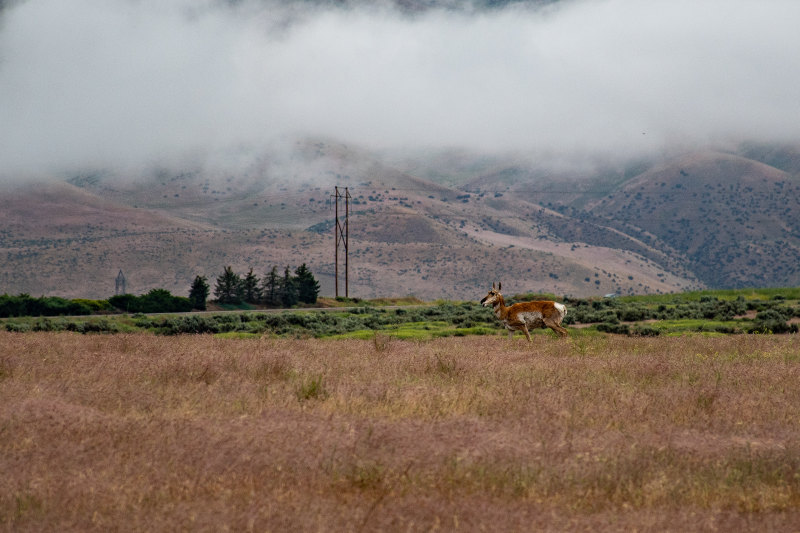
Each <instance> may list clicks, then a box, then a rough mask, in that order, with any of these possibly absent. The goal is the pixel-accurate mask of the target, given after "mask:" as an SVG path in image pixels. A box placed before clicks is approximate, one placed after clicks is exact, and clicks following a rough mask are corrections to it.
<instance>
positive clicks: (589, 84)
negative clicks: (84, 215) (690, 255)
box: [0, 0, 800, 175]
mask: <svg viewBox="0 0 800 533" xmlns="http://www.w3.org/2000/svg"><path fill="white" fill-rule="evenodd" d="M285 5H286V4H285V3H280V2H275V3H267V2H260V3H259V2H250V3H246V2H245V3H243V4H238V5H237V7H230V6H229V5H225V6H223V5H220V4H218V3H214V2H207V3H201V2H197V1H194V2H191V1H189V0H162V1H157V0H138V1H133V0H71V1H70V2H63V1H61V0H28V1H26V2H22V3H18V4H14V5H13V6H12V7H9V8H6V12H5V15H4V18H3V20H2V25H0V95H1V96H0V161H2V162H3V163H2V164H3V167H4V168H3V169H2V170H0V174H6V175H16V174H27V173H34V174H36V173H48V172H53V171H56V170H58V169H61V168H70V167H76V166H81V165H104V166H114V165H128V164H138V163H145V162H149V161H154V160H163V159H171V158H185V157H196V156H198V154H209V153H214V152H216V151H219V150H226V149H229V148H231V147H240V146H248V147H254V148H258V147H261V146H264V145H266V144H269V143H271V142H272V141H273V140H275V139H277V138H286V137H287V136H293V135H324V136H330V137H334V138H337V139H341V140H344V141H348V142H356V143H362V144H367V145H374V146H379V147H389V146H403V147H409V146H412V147H413V146H465V147H474V148H480V149H483V150H507V149H516V150H527V151H537V152H540V151H541V152H550V153H557V154H560V155H565V154H566V155H570V154H584V153H592V154H595V155H596V154H608V153H610V154H631V155H634V154H636V153H639V152H640V151H647V150H654V151H657V150H661V149H663V148H664V147H665V146H669V145H670V144H672V143H676V142H678V143H693V144H694V143H704V142H711V141H719V140H740V139H751V140H777V141H798V140H800V121H798V120H797V119H796V117H798V116H800V99H798V97H797V95H798V94H800V71H799V70H798V69H796V68H794V65H795V64H796V58H795V57H794V56H795V54H796V51H797V50H798V49H800V33H798V32H797V31H796V27H795V26H796V21H797V20H800V3H798V2H796V1H794V0H791V1H790V0H764V1H761V2H753V1H751V0H697V1H689V0H654V1H650V2H641V1H636V0H598V1H573V2H561V3H559V4H557V5H556V7H550V8H546V9H526V8H524V7H520V6H515V7H510V8H506V9H503V10H494V11H488V12H473V13H467V12H452V11H444V10H432V11H428V12H426V13H423V14H419V15H416V16H414V17H409V16H403V15H401V14H398V13H397V12H395V11H392V10H390V9H383V8H367V7H360V8H353V9H318V10H316V11H301V10H300V8H297V7H295V8H294V12H290V11H289V10H288V9H287V8H286V7H285Z"/></svg>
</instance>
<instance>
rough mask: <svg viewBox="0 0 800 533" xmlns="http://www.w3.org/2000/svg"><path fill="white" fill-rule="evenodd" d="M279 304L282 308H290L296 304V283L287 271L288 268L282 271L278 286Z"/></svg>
mask: <svg viewBox="0 0 800 533" xmlns="http://www.w3.org/2000/svg"><path fill="white" fill-rule="evenodd" d="M280 294H281V303H282V304H283V306H284V307H292V306H293V305H295V304H296V303H297V283H295V279H294V277H293V276H292V272H291V271H290V270H289V266H288V265H287V266H286V269H285V270H284V271H283V278H281V284H280Z"/></svg>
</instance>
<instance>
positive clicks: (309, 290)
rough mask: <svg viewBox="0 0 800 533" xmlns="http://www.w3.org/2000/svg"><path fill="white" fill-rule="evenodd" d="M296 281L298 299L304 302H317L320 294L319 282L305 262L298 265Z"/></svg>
mask: <svg viewBox="0 0 800 533" xmlns="http://www.w3.org/2000/svg"><path fill="white" fill-rule="evenodd" d="M294 275H295V283H296V284H297V299H298V300H299V301H301V302H303V303H307V304H315V303H317V296H319V282H318V281H317V280H316V279H315V278H314V275H313V274H312V273H311V271H310V270H309V269H308V267H307V266H306V264H305V263H303V264H302V265H300V266H299V267H297V269H296V270H295V271H294Z"/></svg>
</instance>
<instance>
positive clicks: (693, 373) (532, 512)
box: [0, 332, 800, 531]
mask: <svg viewBox="0 0 800 533" xmlns="http://www.w3.org/2000/svg"><path fill="white" fill-rule="evenodd" d="M798 430H800V343H798V339H797V337H796V335H783V336H771V335H737V336H727V337H704V336H699V335H698V336H684V337H663V338H661V337H660V338H631V337H620V336H600V337H591V338H587V337H583V338H578V337H576V338H571V339H565V340H556V339H554V338H552V337H550V336H537V337H536V338H535V342H534V343H533V344H532V345H529V344H528V343H527V342H525V341H524V339H522V338H521V337H516V338H515V339H513V340H511V341H509V340H508V339H506V338H503V337H497V336H487V337H464V338H448V339H438V340H434V341H428V342H415V341H401V340H392V339H390V338H388V337H384V336H381V335H380V334H376V337H375V338H374V339H372V340H315V339H309V340H290V339H269V338H264V339H220V338H215V337H211V336H205V335H203V336H200V335H194V336H175V337H156V336H151V335H145V334H123V335H102V336H86V335H77V334H71V333H8V332H0V472H2V476H0V524H2V526H3V528H4V529H5V530H14V531H86V530H98V531H109V530H139V531H145V530H149V531H153V530H157V531H167V530H169V531H172V530H192V531H203V530H209V531H211V530H213V531H219V530H224V529H231V530H236V531H249V530H254V531H318V530H319V531H326V530H336V531H386V530H389V531H393V530H403V531H406V530H411V531H420V530H435V529H438V530H446V531H452V530H459V531H474V530H490V531H513V530H572V531H574V530H597V529H605V530H619V529H625V530H633V529H637V530H658V531H665V530H672V531H686V530H721V531H742V530H751V531H763V530H786V531H796V530H798V529H800V431H798Z"/></svg>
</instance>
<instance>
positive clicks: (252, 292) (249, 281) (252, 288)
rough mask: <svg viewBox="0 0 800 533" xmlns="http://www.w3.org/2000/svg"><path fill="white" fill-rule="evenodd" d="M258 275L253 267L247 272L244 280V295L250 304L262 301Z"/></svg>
mask: <svg viewBox="0 0 800 533" xmlns="http://www.w3.org/2000/svg"><path fill="white" fill-rule="evenodd" d="M258 283H259V279H258V276H256V275H255V274H253V269H252V268H251V269H250V272H248V273H247V276H245V278H244V280H242V297H243V299H244V301H245V302H247V303H250V304H257V303H258V302H259V301H261V289H260V288H259V286H258Z"/></svg>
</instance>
